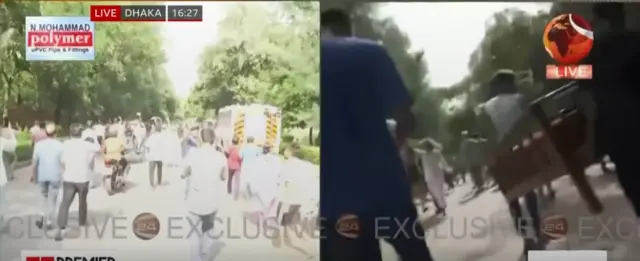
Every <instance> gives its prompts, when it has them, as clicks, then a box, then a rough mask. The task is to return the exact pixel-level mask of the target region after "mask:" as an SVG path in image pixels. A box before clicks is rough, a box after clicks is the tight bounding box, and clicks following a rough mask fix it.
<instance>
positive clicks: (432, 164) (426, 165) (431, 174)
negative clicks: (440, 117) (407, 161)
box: [416, 138, 447, 215]
mask: <svg viewBox="0 0 640 261" xmlns="http://www.w3.org/2000/svg"><path fill="white" fill-rule="evenodd" d="M416 152H417V153H416V154H417V155H418V158H419V160H418V162H419V164H418V165H419V166H420V167H421V171H422V175H423V177H424V181H425V183H426V184H427V188H428V189H429V193H430V194H431V196H432V197H433V202H434V203H435V205H436V215H446V208H447V201H446V199H445V194H444V183H445V179H444V168H445V167H446V165H447V163H446V162H445V160H444V157H443V156H442V154H441V153H440V151H438V150H437V149H436V146H435V145H434V144H433V142H432V141H431V140H430V139H429V138H427V139H425V140H424V141H422V142H421V143H420V149H418V150H416Z"/></svg>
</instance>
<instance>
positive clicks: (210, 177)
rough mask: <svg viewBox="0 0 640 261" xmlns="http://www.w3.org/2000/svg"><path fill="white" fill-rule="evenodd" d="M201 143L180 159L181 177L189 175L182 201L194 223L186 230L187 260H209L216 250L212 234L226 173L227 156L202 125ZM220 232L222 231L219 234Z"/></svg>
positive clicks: (222, 199) (211, 132)
mask: <svg viewBox="0 0 640 261" xmlns="http://www.w3.org/2000/svg"><path fill="white" fill-rule="evenodd" d="M200 136H201V139H202V144H201V145H200V146H199V147H198V148H194V149H192V150H190V151H189V154H187V157H186V158H185V161H184V166H185V169H184V173H183V174H182V178H189V182H188V183H187V198H186V204H187V207H188V209H189V213H188V214H187V218H188V219H189V221H190V222H191V224H198V226H196V227H194V229H195V230H194V233H191V234H190V238H189V240H190V246H191V248H190V255H189V256H190V259H189V260H190V261H203V260H213V258H214V257H215V256H216V255H217V253H213V252H212V249H213V250H217V249H219V248H217V247H213V246H214V244H216V243H217V241H216V240H217V238H216V236H215V235H218V233H212V232H210V231H212V230H213V229H215V227H214V226H215V220H216V215H218V210H219V208H220V206H221V205H222V204H223V203H224V202H223V201H224V200H225V198H226V197H225V191H224V187H225V185H226V183H225V179H226V177H227V174H228V171H229V170H228V166H227V159H226V158H225V156H224V154H223V153H221V152H219V151H217V150H216V149H215V147H214V146H213V142H214V140H215V133H214V132H213V130H211V129H203V130H202V131H201V133H200ZM220 235H222V234H220Z"/></svg>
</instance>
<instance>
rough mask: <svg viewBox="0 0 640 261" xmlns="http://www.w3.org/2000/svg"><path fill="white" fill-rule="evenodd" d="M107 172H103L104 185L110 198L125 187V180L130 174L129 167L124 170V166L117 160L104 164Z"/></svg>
mask: <svg viewBox="0 0 640 261" xmlns="http://www.w3.org/2000/svg"><path fill="white" fill-rule="evenodd" d="M104 166H105V170H104V171H103V182H102V184H103V185H104V187H105V190H106V191H107V194H108V195H109V196H112V195H114V194H116V193H118V192H120V191H122V188H124V186H125V180H126V177H127V174H128V173H129V166H128V165H127V167H125V168H123V167H122V165H121V164H120V163H119V162H118V161H116V160H109V161H105V162H104Z"/></svg>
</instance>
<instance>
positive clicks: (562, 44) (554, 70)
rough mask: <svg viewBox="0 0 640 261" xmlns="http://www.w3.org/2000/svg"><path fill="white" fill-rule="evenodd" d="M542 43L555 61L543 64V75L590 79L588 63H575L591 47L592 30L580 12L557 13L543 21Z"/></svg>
mask: <svg viewBox="0 0 640 261" xmlns="http://www.w3.org/2000/svg"><path fill="white" fill-rule="evenodd" d="M542 43H543V44H544V48H545V50H546V51H547V53H548V54H549V56H551V58H552V59H553V60H555V61H556V62H558V64H553V65H547V79H580V80H585V79H591V77H592V68H591V65H589V64H578V63H579V62H580V61H582V60H583V59H584V58H585V57H587V55H589V52H591V48H593V30H592V29H591V25H590V24H589V22H587V20H586V19H584V18H583V17H582V16H580V15H577V14H561V15H559V16H557V17H555V18H553V19H552V20H551V21H550V22H549V23H547V26H546V28H545V30H544V34H543V35H542Z"/></svg>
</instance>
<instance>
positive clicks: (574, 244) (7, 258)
mask: <svg viewBox="0 0 640 261" xmlns="http://www.w3.org/2000/svg"><path fill="white" fill-rule="evenodd" d="M147 170H148V169H147V164H144V163H139V164H133V166H132V169H131V174H130V176H129V181H130V182H129V183H128V185H127V191H126V192H125V193H121V194H116V195H114V196H107V194H106V193H105V191H104V190H103V189H102V188H101V187H99V188H96V189H93V190H91V192H90V194H89V208H90V213H89V216H90V220H91V222H90V223H94V224H95V223H97V224H98V225H99V227H102V226H103V225H105V224H106V227H105V228H106V231H107V233H104V234H102V235H101V236H100V235H98V233H96V232H95V231H90V232H89V236H86V237H85V236H82V235H81V236H80V238H76V239H65V240H64V241H62V242H55V241H53V240H51V239H47V238H43V237H42V233H41V232H40V231H39V230H37V229H36V228H35V226H34V225H33V222H29V223H30V224H29V225H26V224H23V225H20V224H15V223H12V225H11V233H14V234H15V233H16V232H20V231H23V232H29V231H31V232H30V233H31V234H30V235H29V236H22V237H20V238H16V237H14V236H11V235H9V234H6V233H5V234H3V235H2V237H1V241H2V242H1V244H0V261H19V260H20V251H21V250H36V249H39V250H44V249H51V250H54V249H55V250H91V249H93V250H97V249H101V250H118V251H119V252H122V253H130V255H131V256H132V258H131V259H129V258H127V259H126V260H153V259H158V258H163V259H162V260H187V259H188V256H189V250H188V249H189V247H188V244H189V240H188V239H185V238H184V237H185V234H187V233H189V231H188V230H189V228H188V224H187V223H186V221H184V220H182V221H181V222H182V223H181V224H184V225H182V226H183V227H184V228H183V229H174V230H173V233H172V235H171V236H170V235H169V234H168V229H167V230H165V229H162V228H161V233H160V234H159V235H158V236H156V237H155V238H153V239H151V240H140V239H138V238H137V237H135V236H134V235H133V233H132V232H131V227H130V226H131V222H132V220H133V218H134V217H135V216H136V215H138V214H139V213H143V212H151V213H154V214H155V215H157V216H158V217H159V219H160V220H161V227H162V226H163V224H165V223H167V220H168V219H169V217H174V218H178V219H180V218H181V217H183V216H184V213H185V212H186V210H185V209H184V204H183V201H182V195H183V188H184V184H183V181H182V180H180V179H179V177H178V176H179V173H178V171H177V169H169V170H167V171H165V173H166V174H165V177H166V178H165V181H164V184H163V186H161V187H160V188H158V189H157V190H155V191H153V190H151V189H150V186H149V185H148V179H147V178H148V177H147ZM29 173H30V169H29V168H22V169H19V170H17V171H16V174H17V175H16V176H17V180H15V181H12V182H11V183H10V184H9V185H8V186H9V187H8V198H9V201H10V204H9V212H10V213H9V216H10V217H20V218H21V219H23V220H27V218H28V217H29V216H34V215H36V214H37V213H39V209H38V204H39V203H38V202H39V200H40V194H39V193H38V190H37V187H36V186H35V185H34V184H30V183H29V182H28V177H29ZM590 174H592V175H595V177H593V178H592V182H594V185H595V187H596V189H597V192H598V195H600V196H601V198H602V200H603V201H604V204H605V206H606V212H605V213H604V214H602V215H600V217H601V218H605V219H606V218H611V217H613V218H623V217H627V218H632V217H633V215H631V213H630V209H629V206H628V204H627V203H626V201H625V199H624V197H623V196H622V194H621V192H620V189H619V188H618V186H617V184H615V180H613V176H602V175H601V173H598V171H597V170H596V171H593V170H590ZM554 186H555V187H556V189H557V190H558V195H557V200H556V202H555V203H554V204H553V205H552V206H549V207H548V209H550V210H549V211H547V213H561V214H564V215H566V216H567V218H568V219H569V220H570V221H571V220H576V219H578V218H579V217H583V216H585V217H590V215H588V213H587V211H586V208H585V207H584V204H582V203H581V202H580V199H579V197H578V196H577V192H576V191H575V188H573V187H572V186H571V185H570V182H569V180H568V179H566V178H565V179H560V180H558V181H556V182H555V183H554ZM469 190H470V187H469V185H464V186H462V187H459V188H456V189H455V190H454V191H453V192H452V193H451V194H450V195H448V197H447V201H448V204H449V207H448V217H446V218H444V219H442V220H435V219H434V218H433V215H432V214H431V213H425V214H424V216H423V219H422V221H423V224H424V225H425V226H426V227H427V228H428V232H427V239H426V241H427V243H428V245H429V247H430V249H431V251H432V254H433V256H434V258H435V260H436V261H495V260H512V261H517V260H519V259H520V254H521V252H522V240H521V239H520V237H519V236H517V235H516V233H515V231H514V229H513V225H512V224H511V222H510V218H509V214H508V210H507V209H508V208H507V205H506V203H505V201H504V199H503V198H502V196H501V195H500V193H497V192H486V193H484V194H482V195H481V196H479V197H478V198H476V199H474V200H472V201H470V202H467V203H464V204H463V203H461V200H462V199H463V198H464V197H465V196H466V194H467V193H468V192H469ZM76 209H77V202H75V203H74V205H72V207H71V210H72V217H73V218H72V219H71V220H70V228H69V230H70V234H71V235H74V234H75V236H78V234H79V229H78V228H77V225H76V224H77V211H75V210H76ZM241 212H242V204H230V205H228V206H227V207H225V208H224V211H222V213H223V216H225V217H229V218H230V220H231V223H233V225H232V226H231V228H227V229H228V231H231V230H234V231H242V230H243V228H242V226H243V225H242V220H243V218H242V214H241ZM109 216H111V217H118V219H119V220H120V221H122V222H120V221H119V222H120V223H119V224H117V226H126V227H127V228H126V229H116V232H115V233H116V235H115V238H114V235H112V233H111V231H113V230H114V228H113V224H112V223H113V222H105V220H106V219H107V217H109ZM112 220H113V219H112ZM234 220H235V221H234ZM474 220H475V221H474ZM478 220H485V221H491V222H485V223H477V222H478ZM474 222H475V223H474ZM177 224H178V225H179V224H180V223H179V222H178V223H177ZM472 224H473V225H472ZM608 225H611V226H614V225H615V224H608ZM569 226H570V228H571V227H574V228H571V229H570V230H569V235H568V236H567V238H566V239H564V240H559V241H554V242H552V244H551V246H550V247H551V248H553V249H593V248H604V249H607V250H610V258H609V260H612V261H631V256H636V257H637V256H638V254H640V253H634V254H630V253H631V251H636V252H637V249H638V247H637V246H640V244H639V243H638V241H639V240H635V241H634V240H622V239H620V238H610V239H609V240H603V239H602V238H600V239H599V240H598V238H595V237H590V238H585V237H584V235H582V237H581V238H580V237H579V236H578V235H577V234H578V233H577V232H576V231H578V230H577V229H575V226H576V223H575V222H574V223H571V222H570V224H569ZM165 227H166V226H165ZM249 228H252V227H249ZM254 229H255V228H253V230H252V229H247V231H251V233H247V234H253V233H255V230H254ZM230 233H233V234H234V235H238V234H240V232H238V234H236V232H230ZM636 235H637V234H636ZM119 237H120V238H119ZM121 237H126V238H121ZM248 237H249V236H247V235H245V236H240V238H227V239H224V242H223V245H224V246H223V247H222V248H221V249H220V254H219V255H218V256H217V258H216V260H221V261H227V260H229V261H233V260H263V259H265V258H267V257H268V258H272V259H274V260H282V261H288V260H291V261H301V260H314V259H315V258H309V259H308V258H307V256H306V255H305V254H302V253H300V252H299V251H297V250H293V249H291V248H287V247H282V248H278V249H276V248H273V247H272V246H271V245H270V242H269V240H268V239H266V238H264V237H258V238H255V239H251V238H248ZM594 242H596V243H594ZM297 243H298V244H297V245H298V246H300V248H301V249H303V250H305V251H306V252H308V253H310V254H312V255H314V256H316V257H317V254H318V241H317V240H315V239H307V240H304V241H298V242H297ZM633 244H636V245H637V246H636V247H633V246H634V245H633ZM382 250H383V257H384V260H385V261H392V260H397V259H396V256H395V253H394V251H393V250H392V249H391V247H390V246H389V245H388V244H386V243H383V244H382ZM623 256H627V258H626V259H624V258H623ZM158 260H159V259H158Z"/></svg>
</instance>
